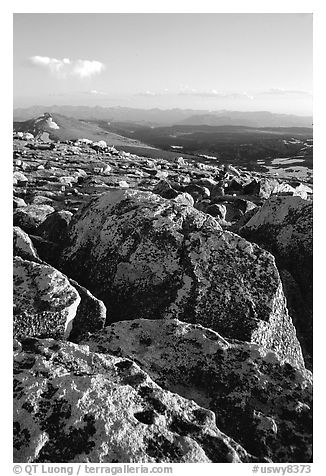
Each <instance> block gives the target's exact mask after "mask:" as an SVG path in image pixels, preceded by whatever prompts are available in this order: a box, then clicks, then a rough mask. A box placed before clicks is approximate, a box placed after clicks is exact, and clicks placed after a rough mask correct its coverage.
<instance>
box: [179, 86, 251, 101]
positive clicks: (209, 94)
mask: <svg viewBox="0 0 326 476" xmlns="http://www.w3.org/2000/svg"><path fill="white" fill-rule="evenodd" d="M178 94H179V95H181V96H199V97H210V98H213V97H215V98H229V99H241V98H246V99H254V97H253V96H252V95H250V94H248V93H246V92H241V93H237V92H232V93H225V92H221V91H217V90H216V89H211V90H209V91H197V90H196V89H188V88H184V89H181V90H180V91H179V93H178Z"/></svg>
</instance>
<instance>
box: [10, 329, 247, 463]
mask: <svg viewBox="0 0 326 476" xmlns="http://www.w3.org/2000/svg"><path fill="white" fill-rule="evenodd" d="M14 364H15V367H14V394H15V401H14V461H15V462H17V463H24V462H28V463H69V462H75V463H77V462H82V463H87V462H90V463H129V462H132V463H154V462H160V463H166V462H171V463H187V462H201V463H209V462H217V463H218V462H230V463H231V462H253V461H255V458H253V457H251V456H250V455H248V454H247V453H246V451H245V450H243V448H241V446H240V445H238V444H237V443H235V442H234V441H233V440H232V439H230V438H228V436H226V435H225V434H223V433H221V432H220V431H219V429H218V428H217V427H216V424H215V418H214V414H213V413H212V412H210V411H209V410H206V409H204V408H201V407H199V406H198V405H197V404H196V403H195V402H193V401H188V400H186V399H184V398H182V397H180V396H179V395H176V394H173V393H170V392H168V391H165V390H162V389H161V388H160V387H159V386H158V385H156V384H155V383H154V382H153V381H152V380H151V379H150V378H149V376H148V375H147V374H146V373H145V372H144V371H142V370H141V369H140V368H139V367H138V365H136V364H135V363H134V362H132V361H131V360H129V359H121V358H118V357H114V356H111V355H102V354H98V353H94V352H89V350H88V348H87V346H78V345H76V344H72V343H62V342H56V341H54V340H52V339H44V340H38V339H31V338H30V339H24V340H23V341H22V343H21V344H20V343H16V346H15V362H14Z"/></svg>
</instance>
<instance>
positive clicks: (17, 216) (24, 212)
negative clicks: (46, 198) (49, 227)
mask: <svg viewBox="0 0 326 476" xmlns="http://www.w3.org/2000/svg"><path fill="white" fill-rule="evenodd" d="M53 212H54V208H53V207H51V206H50V205H27V206H26V207H19V208H16V209H15V210H14V225H16V226H19V227H20V228H22V229H23V230H24V231H26V233H35V231H36V229H37V227H38V226H39V225H40V224H41V223H42V222H43V221H44V220H45V219H46V217H47V216H48V215H49V214H50V213H53Z"/></svg>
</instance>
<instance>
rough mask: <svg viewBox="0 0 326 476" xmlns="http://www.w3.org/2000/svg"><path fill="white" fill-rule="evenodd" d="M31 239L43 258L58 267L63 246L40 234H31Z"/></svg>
mask: <svg viewBox="0 0 326 476" xmlns="http://www.w3.org/2000/svg"><path fill="white" fill-rule="evenodd" d="M30 239H31V240H32V243H33V246H34V247H35V249H36V251H37V253H38V256H39V257H40V258H41V260H42V261H45V262H46V263H48V264H51V265H52V266H54V267H56V266H57V265H58V261H59V259H60V253H61V250H62V247H61V246H60V245H58V244H57V243H53V241H49V240H45V239H44V238H42V237H40V236H36V235H30Z"/></svg>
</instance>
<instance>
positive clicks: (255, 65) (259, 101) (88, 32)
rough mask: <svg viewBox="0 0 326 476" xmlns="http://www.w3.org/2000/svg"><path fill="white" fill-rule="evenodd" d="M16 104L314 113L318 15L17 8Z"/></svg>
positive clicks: (20, 105)
mask: <svg viewBox="0 0 326 476" xmlns="http://www.w3.org/2000/svg"><path fill="white" fill-rule="evenodd" d="M13 48H14V55H13V63H14V69H13V72H14V84H13V86H14V107H27V106H31V105H35V104H39V105H54V104H56V105H63V104H69V105H86V106H95V105H99V106H128V107H138V108H146V109H149V108H154V107H159V108H162V109H171V108H184V109H186V108H191V109H206V110H221V109H228V110H241V111H246V110H248V111H259V110H267V111H271V112H279V113H288V114H300V115H310V114H312V80H313V79H312V14H309V13H288V14H287V13H280V14H274V13H273V14H265V13H256V14H250V13H247V14H244V13H242V14H235V13H234V14H221V13H216V14H214V13H213V14H208V13H192V14H184V13H183V14H176V13H168V14H163V13H159V14H154V13H145V14H141V13H137V14H136V13H134V14H129V13H121V14H113V13H103V14H96V13H93V14H89V13H85V14H78V13H72V14H67V13H62V14H55V13H36V14H35V13H15V14H14V43H13Z"/></svg>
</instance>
